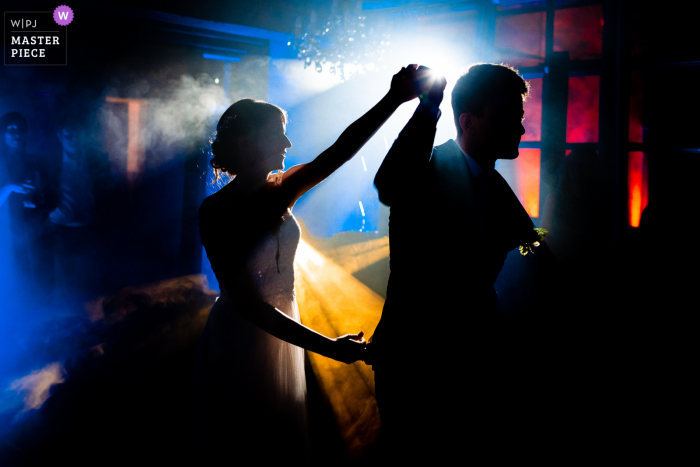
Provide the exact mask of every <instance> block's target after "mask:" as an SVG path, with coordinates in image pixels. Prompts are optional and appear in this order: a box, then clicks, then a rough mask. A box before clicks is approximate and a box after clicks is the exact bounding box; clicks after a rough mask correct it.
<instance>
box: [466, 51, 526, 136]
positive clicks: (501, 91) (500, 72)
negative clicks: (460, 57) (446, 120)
mask: <svg viewBox="0 0 700 467" xmlns="http://www.w3.org/2000/svg"><path fill="white" fill-rule="evenodd" d="M529 92H530V84H529V83H528V82H527V81H525V80H524V79H523V77H522V76H520V75H519V74H518V70H516V69H515V68H513V67H510V66H508V65H504V64H500V65H496V64H495V63H477V64H474V65H472V66H470V67H469V69H468V70H467V71H466V72H465V73H464V74H463V75H462V76H460V77H459V79H458V80H457V82H456V83H455V87H454V89H453V90H452V110H453V112H454V118H455V125H456V126H457V134H461V133H462V129H461V127H460V126H459V116H460V115H462V114H463V113H467V112H469V113H471V114H474V115H475V116H477V117H483V116H484V110H485V109H486V107H488V106H489V105H492V104H494V103H496V101H497V100H498V99H499V98H501V97H503V96H507V95H509V94H510V95H513V94H519V95H520V97H522V99H523V100H525V98H526V97H527V95H528V93H529Z"/></svg>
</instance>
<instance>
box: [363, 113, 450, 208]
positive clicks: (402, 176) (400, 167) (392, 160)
mask: <svg viewBox="0 0 700 467" xmlns="http://www.w3.org/2000/svg"><path fill="white" fill-rule="evenodd" d="M439 118H440V110H439V108H438V106H437V105H432V103H430V102H428V101H425V102H421V104H420V105H419V106H418V108H417V109H416V111H415V113H414V114H413V117H411V119H410V120H409V121H408V123H407V124H406V126H405V127H404V129H403V130H401V133H399V137H398V138H397V139H396V141H394V144H393V145H392V146H391V149H389V152H388V153H387V155H386V157H385V158H384V161H383V162H382V165H381V166H380V167H379V170H378V171H377V175H376V176H375V177H374V186H375V187H376V188H377V192H378V194H379V200H380V201H381V202H382V203H384V204H385V205H387V206H391V205H392V204H393V203H394V201H395V200H406V201H410V199H411V197H412V196H411V194H410V193H408V192H407V191H408V190H410V191H411V192H412V193H413V194H414V195H416V194H418V195H419V194H420V190H421V186H420V180H421V175H424V171H425V170H427V169H428V168H429V163H430V155H431V153H432V150H433V141H434V140H435V130H436V127H437V122H438V119H439ZM413 180H417V181H418V183H414V182H413ZM404 191H405V192H406V193H404Z"/></svg>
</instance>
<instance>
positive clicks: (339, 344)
mask: <svg viewBox="0 0 700 467" xmlns="http://www.w3.org/2000/svg"><path fill="white" fill-rule="evenodd" d="M364 335H365V333H364V332H363V331H360V332H359V333H358V334H345V335H344V336H340V337H336V338H335V339H334V341H335V342H336V344H335V347H336V349H335V350H336V352H335V357H333V358H335V359H336V360H339V361H341V362H343V363H353V362H356V361H358V360H362V359H363V358H364V356H365V352H366V349H367V342H366V341H365V338H364V337H363V336H364Z"/></svg>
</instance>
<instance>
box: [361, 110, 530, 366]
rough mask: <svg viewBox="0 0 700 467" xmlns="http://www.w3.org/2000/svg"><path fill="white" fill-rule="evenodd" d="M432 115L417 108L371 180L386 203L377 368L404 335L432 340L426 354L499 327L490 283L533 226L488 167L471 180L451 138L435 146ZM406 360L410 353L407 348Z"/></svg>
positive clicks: (396, 351)
mask: <svg viewBox="0 0 700 467" xmlns="http://www.w3.org/2000/svg"><path fill="white" fill-rule="evenodd" d="M436 122H437V120H436V118H435V117H431V116H430V114H429V112H427V111H425V110H421V108H420V107H419V109H418V110H417V111H416V113H415V114H414V116H413V117H412V118H411V120H410V121H409V122H408V124H407V125H406V127H405V128H404V130H403V131H402V132H401V134H400V135H399V137H398V139H397V140H396V141H395V142H394V145H393V146H392V148H391V149H390V150H389V153H388V154H387V156H386V158H385V160H384V162H383V163H382V165H381V167H380V168H379V171H378V172H377V175H376V177H375V181H374V182H375V186H376V188H377V190H378V193H379V199H380V201H382V202H383V203H384V204H386V205H388V206H390V218H389V237H390V248H391V258H390V268H391V274H390V277H389V284H388V287H387V300H386V302H385V305H384V310H383V313H382V318H381V321H380V323H379V326H378V327H377V330H376V332H375V335H374V337H373V339H372V342H373V346H374V360H375V369H376V368H377V367H383V366H385V365H393V364H397V363H398V362H399V361H405V360H406V357H407V354H406V352H407V347H410V345H408V339H410V336H416V333H419V334H420V335H422V336H425V337H427V338H429V339H430V342H431V344H430V345H429V346H428V347H429V348H430V350H429V351H428V354H427V355H426V354H425V352H424V351H423V350H420V351H418V352H420V355H418V354H416V355H414V356H413V357H416V358H418V357H420V356H425V357H427V358H433V357H435V355H434V353H435V352H443V353H444V352H448V353H450V352H454V351H455V349H454V348H452V347H454V346H455V345H460V343H459V339H453V338H448V339H441V338H440V337H439V336H441V335H445V333H449V334H450V335H452V336H454V335H464V336H465V341H466V342H469V343H470V344H474V343H476V342H477V341H483V340H484V339H485V338H486V335H487V334H484V333H485V331H487V330H489V329H491V330H493V328H494V326H497V321H498V318H497V316H496V311H495V303H496V293H495V291H494V289H493V284H494V282H495V281H496V278H497V277H498V274H499V272H500V270H501V268H502V266H503V262H504V261H505V258H506V255H507V253H508V251H510V250H512V249H514V248H516V247H517V246H518V245H520V244H522V243H524V242H525V241H531V238H532V235H533V230H532V229H533V225H532V221H531V220H530V217H529V216H528V214H527V212H526V211H525V209H524V208H523V207H522V205H521V204H520V202H519V201H518V199H517V197H516V196H515V194H514V193H513V191H512V190H511V189H510V187H509V186H508V184H507V183H506V182H505V180H503V178H502V177H501V176H500V174H498V173H497V172H496V171H495V170H493V171H489V172H486V173H484V174H482V175H481V176H479V177H476V178H475V177H474V176H473V175H472V173H471V171H470V169H469V165H468V163H467V161H466V159H465V157H464V155H463V154H462V152H461V150H460V148H459V146H458V145H457V143H456V142H455V141H453V140H450V141H448V142H446V143H445V144H442V145H440V146H437V147H435V148H433V147H432V145H433V140H434V137H435V126H436ZM408 352H409V356H410V352H411V351H410V350H408Z"/></svg>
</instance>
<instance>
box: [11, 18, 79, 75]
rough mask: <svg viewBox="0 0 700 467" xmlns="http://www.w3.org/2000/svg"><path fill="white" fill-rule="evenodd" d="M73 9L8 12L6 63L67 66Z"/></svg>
mask: <svg viewBox="0 0 700 467" xmlns="http://www.w3.org/2000/svg"><path fill="white" fill-rule="evenodd" d="M72 21H73V10H71V9H70V8H69V7H67V6H65V5H61V6H60V7H58V8H56V10H54V11H6V12H5V14H4V28H5V33H4V38H5V41H4V44H5V47H4V53H5V61H4V63H5V65H33V66H36V65H67V64H68V44H67V41H68V28H67V27H65V26H67V25H68V24H70V23H71V22H72Z"/></svg>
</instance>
